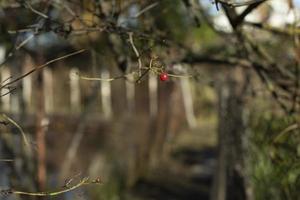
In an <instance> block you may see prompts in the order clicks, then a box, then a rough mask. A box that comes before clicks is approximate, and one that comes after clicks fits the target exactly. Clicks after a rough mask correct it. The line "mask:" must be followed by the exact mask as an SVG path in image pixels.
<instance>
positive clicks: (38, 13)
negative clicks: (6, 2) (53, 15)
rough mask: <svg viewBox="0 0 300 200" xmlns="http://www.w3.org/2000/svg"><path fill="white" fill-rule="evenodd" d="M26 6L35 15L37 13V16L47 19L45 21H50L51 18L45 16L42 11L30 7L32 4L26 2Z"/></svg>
mask: <svg viewBox="0 0 300 200" xmlns="http://www.w3.org/2000/svg"><path fill="white" fill-rule="evenodd" d="M25 6H26V7H27V8H28V9H29V10H31V11H32V12H33V13H35V14H37V15H39V16H41V17H43V18H45V19H48V18H49V17H48V16H47V15H45V14H44V13H42V12H40V11H38V10H36V9H34V8H33V7H32V6H31V5H30V3H28V2H26V1H25Z"/></svg>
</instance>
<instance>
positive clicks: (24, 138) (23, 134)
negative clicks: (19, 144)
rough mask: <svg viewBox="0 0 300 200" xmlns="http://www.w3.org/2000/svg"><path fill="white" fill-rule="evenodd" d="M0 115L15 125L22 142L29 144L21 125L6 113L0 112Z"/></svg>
mask: <svg viewBox="0 0 300 200" xmlns="http://www.w3.org/2000/svg"><path fill="white" fill-rule="evenodd" d="M1 115H2V117H3V118H4V119H5V120H7V121H8V122H10V123H11V124H13V125H14V126H15V127H17V129H18V130H19V131H20V133H21V135H22V137H23V141H24V144H25V145H26V146H29V142H28V139H27V136H26V134H25V132H24V131H23V129H22V127H21V126H20V125H19V124H18V123H17V122H16V121H14V120H13V119H12V118H10V117H8V116H7V115H6V114H1Z"/></svg>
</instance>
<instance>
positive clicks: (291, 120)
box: [250, 114, 300, 200]
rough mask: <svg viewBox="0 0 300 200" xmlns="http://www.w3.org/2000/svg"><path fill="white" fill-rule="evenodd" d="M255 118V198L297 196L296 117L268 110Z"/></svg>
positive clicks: (299, 157)
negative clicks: (270, 112)
mask: <svg viewBox="0 0 300 200" xmlns="http://www.w3.org/2000/svg"><path fill="white" fill-rule="evenodd" d="M251 122H252V128H253V129H252V131H253V135H252V137H251V142H252V145H251V149H250V152H251V153H250V154H251V162H250V163H251V166H250V168H251V175H252V185H253V187H254V188H253V189H254V195H255V199H258V200H264V199H274V200H276V199H278V200H282V199H297V198H298V197H299V196H300V191H299V188H300V152H299V148H300V143H299V141H300V134H299V133H300V132H299V127H298V125H297V123H296V117H295V116H292V117H279V116H274V115H270V114H265V115H262V116H258V117H257V116H255V117H252V120H251ZM292 126H294V127H295V128H293V127H292ZM289 127H292V128H289ZM297 127H298V128H297Z"/></svg>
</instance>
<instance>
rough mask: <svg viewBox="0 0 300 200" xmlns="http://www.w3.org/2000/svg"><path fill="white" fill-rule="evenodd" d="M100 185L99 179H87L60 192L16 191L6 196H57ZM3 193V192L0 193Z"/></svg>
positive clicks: (9, 191) (11, 191)
mask: <svg viewBox="0 0 300 200" xmlns="http://www.w3.org/2000/svg"><path fill="white" fill-rule="evenodd" d="M98 183H101V181H100V179H96V180H93V181H90V180H89V178H88V177H86V178H83V179H81V180H80V181H79V182H78V183H77V184H75V185H73V186H72V187H64V189H62V190H58V191H53V192H25V191H17V190H7V193H8V194H19V195H26V196H40V197H44V196H57V195H60V194H63V193H66V192H70V191H72V190H75V189H77V188H79V187H81V186H84V185H88V184H98ZM2 192H3V191H2Z"/></svg>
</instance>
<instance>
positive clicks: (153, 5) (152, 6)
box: [133, 2, 159, 18]
mask: <svg viewBox="0 0 300 200" xmlns="http://www.w3.org/2000/svg"><path fill="white" fill-rule="evenodd" d="M158 4H159V2H154V3H152V4H150V5H149V6H146V7H145V8H144V9H142V10H141V11H140V12H138V13H136V14H135V15H134V16H133V17H134V18H138V17H139V16H141V15H142V14H143V13H145V12H147V11H148V10H150V9H152V8H154V7H156V6H157V5H158Z"/></svg>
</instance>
